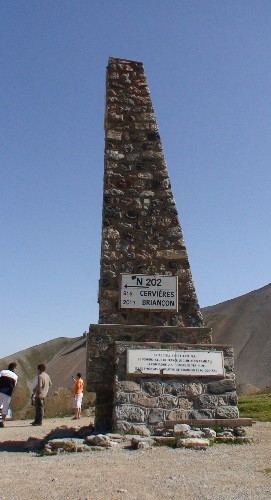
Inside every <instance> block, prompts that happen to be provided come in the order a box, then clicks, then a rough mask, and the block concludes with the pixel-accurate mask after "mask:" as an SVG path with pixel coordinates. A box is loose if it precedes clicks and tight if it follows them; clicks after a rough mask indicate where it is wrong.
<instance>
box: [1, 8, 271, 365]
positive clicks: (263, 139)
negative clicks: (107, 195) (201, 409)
mask: <svg viewBox="0 0 271 500" xmlns="http://www.w3.org/2000/svg"><path fill="white" fill-rule="evenodd" d="M0 23H1V33H0V36H1V40H0V42H1V56H0V57H1V61H0V62H1V92H0V100H1V102H0V113H1V121H0V123H1V134H0V146H1V155H0V162H1V165H0V171H1V182H0V204H1V206H0V223H1V245H0V268H1V281H0V283H1V285H0V294H1V307H0V309H1V320H0V331H1V349H0V357H3V356H5V355H7V354H12V353H15V352H17V351H19V350H21V349H23V348H26V347H29V346H32V345H35V344H39V343H41V342H44V341H46V340H49V339H52V338H55V337H59V336H67V337H76V336H79V335H81V334H82V332H83V331H84V330H88V326H89V323H96V322H97V320H98V306H97V291H98V277H99V259H100V235H101V210H102V180H103V151H104V132H103V116H104V105H105V101H104V98H105V70H106V65H107V61H108V57H109V56H113V57H123V58H128V59H132V60H138V61H142V62H143V63H144V67H145V71H146V75H147V79H148V83H149V87H150V91H151V95H152V99H153V104H154V108H155V112H156V117H157V121H158V126H159V129H160V134H161V138H162V142H163V147H164V151H165V156H166V161H167V165H168V169H169V173H170V178H171V182H172V187H173V192H174V195H175V199H176V203H177V207H178V211H179V217H180V222H181V225H182V228H183V232H184V237H185V240H186V244H187V249H188V254H189V259H190V263H191V268H192V273H193V278H194V281H195V285H196V290H197V294H198V297H199V302H200V305H201V307H205V306H207V305H213V304H216V303H219V302H223V301H225V300H228V299H231V298H234V297H237V296H239V295H242V294H245V293H247V292H250V291H252V290H255V289H257V288H260V287H262V286H264V285H266V284H268V283H269V282H270V246H271V245H270V243H271V238H270V232H271V230H270V188H271V182H270V181H271V168H270V161H271V140H270V138H271V102H270V101H271V2H270V0H266V1H265V0H239V1H238V0H213V1H211V0H204V1H203V0H198V1H197V0H137V1H136V2H135V1H130V0H112V1H109V0H108V1H104V0H88V1H83V0H73V1H72V0H46V1H45V0H35V1H34V0H28V1H26V0H16V1H15V0H5V1H3V0H1V1H0Z"/></svg>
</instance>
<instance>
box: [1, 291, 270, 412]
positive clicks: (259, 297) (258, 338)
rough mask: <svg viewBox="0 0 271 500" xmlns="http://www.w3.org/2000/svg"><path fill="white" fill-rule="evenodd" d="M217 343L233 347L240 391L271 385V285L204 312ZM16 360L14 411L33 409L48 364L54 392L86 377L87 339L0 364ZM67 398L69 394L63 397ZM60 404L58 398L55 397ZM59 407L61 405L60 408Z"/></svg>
mask: <svg viewBox="0 0 271 500" xmlns="http://www.w3.org/2000/svg"><path fill="white" fill-rule="evenodd" d="M202 313H203V316H204V321H205V325H206V326H210V327H211V328H212V329H213V342H214V343H218V344H220V343H221V344H228V345H233V347H234V353H235V373H236V376H237V384H238V387H239V389H240V390H239V392H248V389H249V388H251V387H252V389H254V390H255V389H257V388H264V387H267V386H271V284H269V285H267V286H265V287H263V288H260V289H259V290H255V291H253V292H250V293H248V294H246V295H243V296H241V297H237V298H235V299H232V300H228V301H226V302H222V303H221V304H217V305H214V306H210V307H205V308H203V309H202ZM12 360H16V361H17V363H18V374H19V384H18V388H17V389H16V398H15V397H14V399H13V402H12V406H13V410H15V411H16V410H20V409H21V408H23V407H25V406H26V405H29V401H30V393H31V389H32V387H33V383H34V380H35V376H36V366H37V364H38V363H41V362H45V363H46V364H47V369H48V372H49V373H50V376H51V378H52V381H53V387H52V391H51V393H53V394H54V393H56V392H57V391H58V392H59V388H61V387H62V388H64V389H71V387H72V385H73V382H72V378H71V377H72V375H75V374H76V373H77V372H78V371H80V372H81V373H82V374H83V376H85V370H86V338H85V336H84V335H83V336H81V337H77V338H65V337H62V338H57V339H54V340H50V341H48V342H45V343H43V344H40V345H37V346H34V347H31V348H29V349H25V350H24V351H21V352H18V353H16V354H13V355H11V356H8V357H6V358H3V359H1V360H0V369H2V368H4V367H6V365H7V364H8V363H9V362H10V361H12ZM63 395H64V396H63V397H66V398H68V397H69V394H68V393H67V392H65V391H64V392H63ZM55 400H56V397H55ZM55 404H56V403H55Z"/></svg>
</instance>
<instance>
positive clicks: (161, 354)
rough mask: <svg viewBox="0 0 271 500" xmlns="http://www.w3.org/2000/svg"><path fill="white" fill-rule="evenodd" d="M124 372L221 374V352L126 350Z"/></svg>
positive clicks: (222, 374) (146, 373) (222, 366)
mask: <svg viewBox="0 0 271 500" xmlns="http://www.w3.org/2000/svg"><path fill="white" fill-rule="evenodd" d="M127 373H129V374H134V375H137V374H138V375H141V374H144V375H175V376H182V377H185V376H194V377H210V376H215V377H217V376H221V377H224V375H225V374H224V358H223V352H222V351H208V350H170V349H128V350H127Z"/></svg>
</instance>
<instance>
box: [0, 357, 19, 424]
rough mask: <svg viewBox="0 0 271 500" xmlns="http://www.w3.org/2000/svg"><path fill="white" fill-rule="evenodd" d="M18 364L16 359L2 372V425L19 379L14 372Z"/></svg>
mask: <svg viewBox="0 0 271 500" xmlns="http://www.w3.org/2000/svg"><path fill="white" fill-rule="evenodd" d="M16 366H17V363H15V361H14V362H13V363H9V365H8V368H7V370H1V372H0V406H1V405H2V422H0V427H4V422H5V420H6V416H7V413H8V409H9V405H10V401H11V396H12V393H13V389H14V387H15V386H16V384H17V381H18V375H16V373H14V370H15V368H16Z"/></svg>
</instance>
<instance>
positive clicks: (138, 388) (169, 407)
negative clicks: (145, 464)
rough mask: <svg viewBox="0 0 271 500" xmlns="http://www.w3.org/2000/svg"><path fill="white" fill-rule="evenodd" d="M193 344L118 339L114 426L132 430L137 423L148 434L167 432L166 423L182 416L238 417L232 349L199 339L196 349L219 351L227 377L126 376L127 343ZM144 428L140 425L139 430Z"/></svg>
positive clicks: (169, 346) (149, 346)
mask: <svg viewBox="0 0 271 500" xmlns="http://www.w3.org/2000/svg"><path fill="white" fill-rule="evenodd" d="M131 348H134V349H157V348H160V349H172V350H178V349H181V350H186V349H191V348H192V347H191V344H190V345H187V344H176V343H175V344H168V343H167V344H161V343H159V344H156V343H151V344H149V343H133V342H116V343H115V350H114V364H115V383H114V404H113V406H114V409H113V422H114V423H113V428H114V429H115V430H116V431H118V432H123V433H127V432H133V429H137V432H139V433H140V426H143V428H145V429H146V428H147V429H148V430H149V431H150V433H151V434H152V435H159V434H161V435H163V434H165V433H167V428H168V425H167V427H165V422H167V423H168V424H170V423H172V426H173V425H174V422H176V421H178V420H180V419H181V420H186V419H210V418H215V419H222V418H226V419H228V418H238V417H239V412H238V408H237V394H236V385H235V376H234V372H233V350H232V349H231V348H230V347H225V346H221V345H213V344H212V345H211V346H210V345H197V350H208V351H223V354H224V366H225V377H220V378H211V377H187V378H185V377H174V376H163V375H159V377H157V376H152V377H150V376H148V377H147V376H138V375H131V374H129V375H128V376H127V370H126V356H127V349H131ZM142 433H143V434H144V431H143V430H142Z"/></svg>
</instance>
